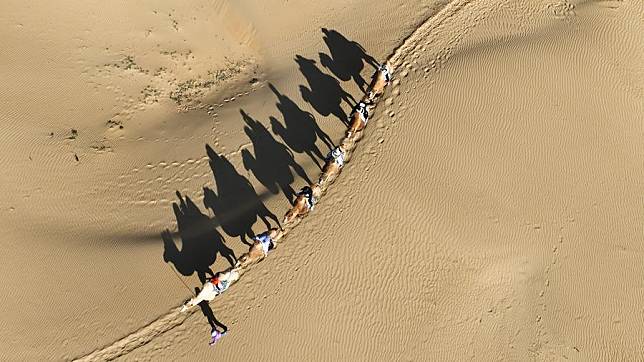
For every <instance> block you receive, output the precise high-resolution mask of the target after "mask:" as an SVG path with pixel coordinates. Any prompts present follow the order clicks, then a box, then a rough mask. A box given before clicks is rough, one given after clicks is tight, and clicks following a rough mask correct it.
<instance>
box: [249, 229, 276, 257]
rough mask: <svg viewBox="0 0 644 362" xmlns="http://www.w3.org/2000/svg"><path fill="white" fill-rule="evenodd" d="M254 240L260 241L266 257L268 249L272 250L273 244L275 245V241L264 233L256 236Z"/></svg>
mask: <svg viewBox="0 0 644 362" xmlns="http://www.w3.org/2000/svg"><path fill="white" fill-rule="evenodd" d="M253 239H254V240H256V241H258V242H259V243H260V244H261V245H262V250H263V251H264V255H266V254H268V249H270V248H271V244H273V239H271V237H270V235H269V234H268V233H263V234H259V235H256V236H255V237H254V238H253Z"/></svg>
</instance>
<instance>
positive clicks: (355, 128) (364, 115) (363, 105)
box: [347, 99, 369, 138]
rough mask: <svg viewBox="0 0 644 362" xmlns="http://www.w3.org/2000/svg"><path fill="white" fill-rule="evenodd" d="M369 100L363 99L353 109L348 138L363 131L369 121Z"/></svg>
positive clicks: (350, 116)
mask: <svg viewBox="0 0 644 362" xmlns="http://www.w3.org/2000/svg"><path fill="white" fill-rule="evenodd" d="M368 105H369V101H368V100H367V99H363V100H361V101H360V102H359V103H358V104H356V106H355V107H354V108H353V111H351V114H350V115H349V129H347V138H354V137H355V136H356V135H357V134H358V133H359V132H361V131H362V130H363V129H364V128H365V127H366V126H367V122H368V121H369V108H368Z"/></svg>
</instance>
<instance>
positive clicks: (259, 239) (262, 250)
mask: <svg viewBox="0 0 644 362" xmlns="http://www.w3.org/2000/svg"><path fill="white" fill-rule="evenodd" d="M283 235H284V234H283V232H282V230H279V229H277V228H272V229H270V230H268V231H265V232H263V233H261V234H259V235H257V236H255V237H254V238H253V240H255V242H254V243H253V245H251V246H250V248H249V249H248V252H247V253H244V254H242V255H241V256H240V257H239V259H238V261H237V264H236V265H235V270H239V269H245V268H247V267H248V266H250V265H252V264H255V263H258V262H260V261H261V260H263V259H264V258H265V257H266V255H268V251H269V250H271V249H275V248H276V247H277V245H276V243H277V241H278V240H279V239H281V238H282V236H283Z"/></svg>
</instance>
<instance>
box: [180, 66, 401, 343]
mask: <svg viewBox="0 0 644 362" xmlns="http://www.w3.org/2000/svg"><path fill="white" fill-rule="evenodd" d="M390 82H391V68H390V66H389V64H388V62H386V63H384V64H382V65H380V66H379V67H378V69H376V72H375V73H374V74H373V77H372V80H371V83H370V84H369V87H368V88H367V91H366V93H365V95H364V96H363V97H362V99H361V100H360V101H359V102H358V104H357V105H356V106H355V107H354V108H353V110H352V111H351V114H350V115H349V127H348V129H347V131H346V135H345V137H344V139H343V140H342V142H341V143H340V145H339V146H338V147H336V148H334V149H333V150H332V151H331V152H329V154H328V155H327V157H326V160H325V164H324V167H323V168H322V172H321V174H320V177H319V178H318V181H317V182H316V183H314V184H312V185H308V186H305V187H303V188H302V189H301V190H300V191H299V192H298V193H297V198H296V199H295V202H294V203H293V206H292V207H291V209H290V210H288V212H286V214H285V215H284V219H283V222H282V227H281V228H280V229H277V228H272V229H270V230H267V231H265V232H263V233H261V234H259V235H256V236H255V237H253V241H254V243H253V245H251V247H250V249H249V250H248V252H247V253H244V254H242V255H241V256H240V257H239V259H238V261H237V263H236V264H235V266H234V267H230V268H228V269H226V270H224V271H221V272H217V273H215V275H214V276H213V277H212V278H210V279H209V280H207V281H206V283H205V284H204V285H203V287H202V288H201V291H200V292H199V294H198V295H197V296H195V297H194V298H191V299H190V300H189V301H187V302H186V303H185V304H184V305H183V307H182V308H181V311H182V312H185V311H187V310H189V309H190V308H192V307H194V306H196V305H198V304H199V303H201V302H203V301H211V300H213V299H214V298H215V297H216V296H218V295H220V294H222V293H223V292H224V291H226V290H228V288H230V286H231V285H232V284H233V283H235V282H236V281H238V280H239V278H240V277H241V276H242V275H243V274H244V273H245V272H246V271H247V270H248V269H249V267H250V266H251V265H253V264H256V263H258V262H260V261H262V260H263V259H264V258H266V256H267V255H268V252H269V251H270V250H272V249H274V248H275V247H276V246H277V244H278V243H279V241H280V240H281V239H282V238H283V237H284V236H286V234H288V233H289V231H290V230H291V229H293V228H294V227H295V226H296V225H297V224H298V223H299V222H300V221H301V220H302V219H303V218H304V217H305V216H307V215H308V213H309V212H310V211H311V210H313V208H314V207H315V204H317V203H318V202H319V200H320V199H321V197H322V196H323V195H324V194H325V193H326V190H327V189H328V187H329V186H331V184H332V183H333V182H334V181H335V180H336V179H337V177H338V176H339V175H340V172H342V168H343V167H344V164H345V163H346V162H348V161H349V159H350V157H351V153H352V152H353V150H354V149H355V147H356V144H357V142H358V141H359V140H360V139H361V138H362V135H363V132H364V129H365V127H366V126H367V122H368V120H369V108H374V107H375V105H376V104H377V102H378V100H379V99H380V97H381V96H382V95H383V93H384V91H385V88H386V87H387V85H389V83H390ZM213 333H214V332H213ZM212 337H213V339H212V341H211V344H212V343H214V342H215V341H216V340H218V339H219V338H221V334H220V333H218V332H217V333H215V334H213V336H212Z"/></svg>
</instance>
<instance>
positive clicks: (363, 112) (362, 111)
mask: <svg viewBox="0 0 644 362" xmlns="http://www.w3.org/2000/svg"><path fill="white" fill-rule="evenodd" d="M353 112H358V114H359V115H360V118H361V119H362V121H363V122H364V123H365V124H367V120H368V119H369V109H368V108H367V104H366V103H365V102H363V101H360V102H359V103H358V104H357V105H356V107H355V108H354V110H353Z"/></svg>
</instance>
